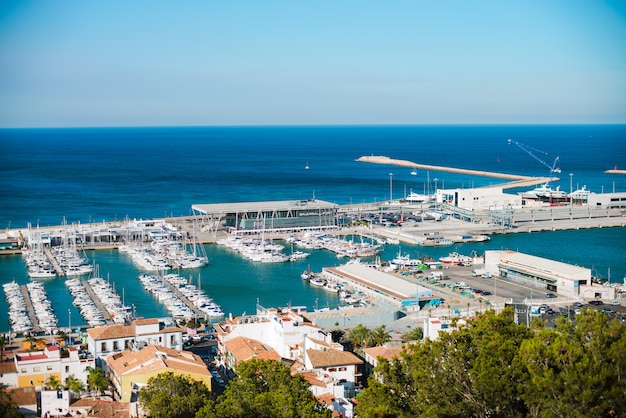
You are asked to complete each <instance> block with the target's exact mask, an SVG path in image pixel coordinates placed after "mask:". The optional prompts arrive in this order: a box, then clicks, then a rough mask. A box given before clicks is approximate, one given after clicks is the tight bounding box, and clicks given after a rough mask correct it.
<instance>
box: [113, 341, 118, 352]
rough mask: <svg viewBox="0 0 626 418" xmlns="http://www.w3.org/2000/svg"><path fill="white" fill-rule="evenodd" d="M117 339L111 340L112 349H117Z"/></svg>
mask: <svg viewBox="0 0 626 418" xmlns="http://www.w3.org/2000/svg"><path fill="white" fill-rule="evenodd" d="M117 349H118V348H117V341H113V350H117Z"/></svg>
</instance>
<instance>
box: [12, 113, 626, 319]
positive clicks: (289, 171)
mask: <svg viewBox="0 0 626 418" xmlns="http://www.w3.org/2000/svg"><path fill="white" fill-rule="evenodd" d="M508 138H512V139H514V140H516V141H519V142H521V143H523V144H526V145H528V146H531V147H533V148H535V149H539V150H542V151H546V152H547V154H537V155H540V157H541V159H542V160H543V161H544V162H546V163H548V164H549V165H551V164H552V162H553V160H554V158H555V157H556V156H559V157H560V162H561V169H562V173H561V178H562V179H561V180H560V182H558V183H557V184H558V185H560V187H561V188H562V189H564V190H568V191H569V189H570V179H571V180H572V188H573V189H576V188H579V187H581V186H583V185H586V186H587V188H588V189H590V190H592V191H594V192H597V193H600V192H602V191H604V192H610V191H612V190H615V191H618V192H624V191H626V176H619V175H608V174H604V173H603V171H604V170H606V169H609V168H613V167H614V166H616V165H617V166H618V168H623V167H626V126H623V125H619V126H602V125H593V126H452V127H438V126H418V127H411V126H397V127H249V128H234V127H221V128H133V129H130V128H119V129H95V128H94V129H36V130H0V150H1V152H0V202H2V204H1V205H0V228H1V229H4V228H7V227H10V228H26V227H27V226H28V224H29V223H30V224H31V225H33V226H35V225H37V224H39V225H58V224H61V223H62V222H63V220H64V219H65V220H66V221H67V222H68V223H73V222H82V223H88V222H90V221H91V222H97V221H102V220H114V219H120V218H124V217H129V218H144V219H147V218H156V217H163V216H164V215H168V216H169V215H172V214H173V215H187V214H189V212H190V207H191V205H192V204H196V203H218V202H241V201H262V200H293V199H307V198H311V197H312V196H315V197H316V198H318V199H322V200H326V201H331V202H336V203H339V204H346V203H351V202H352V203H360V202H373V201H380V200H385V199H388V198H389V190H390V181H389V178H390V176H389V173H390V172H392V173H393V197H394V198H398V197H401V196H403V195H404V194H405V193H407V194H408V193H409V191H410V190H414V191H417V192H420V193H421V192H423V191H424V190H426V189H427V188H428V187H429V186H430V188H431V190H432V188H434V179H435V178H437V182H438V186H439V187H450V188H452V187H471V186H472V185H474V186H479V185H487V184H492V183H496V182H497V180H494V179H489V178H478V177H473V178H470V177H467V176H462V175H454V174H448V173H434V172H431V173H426V172H423V171H418V175H417V176H414V175H411V173H410V170H409V169H402V168H399V167H389V166H379V165H373V164H365V163H357V162H355V159H357V158H358V157H360V156H362V155H386V156H389V157H391V158H396V159H406V160H410V161H414V162H417V163H423V164H432V165H445V166H453V167H462V168H469V169H479V170H487V171H499V172H508V173H516V174H524V175H536V176H545V175H547V174H548V168H547V167H546V166H544V165H543V164H541V163H540V162H538V161H537V160H536V159H535V158H533V157H531V156H530V155H528V154H526V153H525V152H523V151H522V150H520V149H519V148H517V147H515V146H512V145H509V144H508V143H507V139H508ZM307 163H308V165H309V167H310V168H309V170H305V169H304V167H305V165H306V164H307ZM570 173H571V174H572V176H570V175H569V174H570ZM428 180H430V182H429V181H428ZM453 249H455V250H458V251H459V252H461V253H465V254H469V253H470V252H471V251H472V250H477V251H479V252H482V251H484V250H485V249H512V250H519V251H523V252H527V253H530V254H533V255H537V256H541V257H547V258H551V259H555V260H558V261H564V262H568V263H573V264H578V265H582V266H585V267H589V268H592V269H593V271H594V274H596V275H598V276H600V277H604V278H607V277H610V278H611V279H612V281H620V282H621V281H622V279H623V277H625V276H626V266H625V263H626V229H624V228H608V229H595V230H580V231H561V232H543V233H532V234H512V235H504V236H494V237H492V240H491V241H490V242H488V243H484V244H463V245H457V246H455V247H444V248H421V247H410V246H403V247H402V251H403V252H409V253H411V254H415V255H423V254H428V255H431V256H433V257H438V256H441V255H444V254H447V253H448V252H450V251H452V250H453ZM206 250H207V253H208V255H209V258H210V260H211V264H210V265H209V266H207V267H205V268H203V269H201V270H196V271H187V272H185V273H183V274H184V275H185V276H187V277H191V279H192V280H194V281H196V282H197V281H198V280H199V281H200V283H201V285H202V288H203V289H204V290H205V291H206V292H207V293H208V294H209V295H210V296H211V297H213V298H214V299H215V301H216V302H217V303H218V304H220V305H221V306H222V307H223V309H224V311H225V312H227V313H228V312H232V313H233V315H239V314H241V313H243V312H253V311H254V309H255V304H256V302H257V300H258V301H259V302H260V303H261V304H262V305H264V306H284V305H286V304H291V305H306V306H308V307H309V308H313V307H314V306H315V304H316V303H317V305H318V307H323V306H327V305H328V306H331V307H332V306H334V305H336V304H337V297H336V296H335V295H331V294H329V293H327V292H326V291H324V290H322V289H317V288H312V287H310V286H309V285H308V284H307V283H306V282H303V281H302V280H301V279H300V273H301V272H302V271H303V270H305V269H306V268H307V265H310V266H311V269H312V270H314V271H319V270H320V269H321V268H322V267H323V266H331V265H337V264H338V263H339V262H340V260H338V259H337V258H336V257H335V255H334V254H331V253H328V252H325V251H316V252H314V253H313V255H312V256H311V257H309V258H308V259H306V260H303V261H299V262H295V263H285V264H278V265H276V264H271V263H252V262H250V261H248V260H245V259H243V258H241V257H240V256H238V255H237V254H235V253H232V252H230V251H229V250H228V249H226V248H223V247H221V246H217V245H208V246H206ZM286 251H287V252H288V251H289V249H287V250H286ZM397 252H398V247H397V246H387V248H386V249H385V252H384V253H383V254H382V255H381V258H383V259H391V258H393V256H395V254H396V253H397ZM88 256H89V257H90V259H91V260H92V261H95V262H96V263H97V264H98V265H99V269H100V275H101V276H103V277H108V278H109V280H110V281H111V282H112V283H115V288H116V290H117V291H118V293H119V294H120V295H123V296H124V302H125V304H126V305H131V304H132V305H134V306H135V309H136V314H137V315H141V316H164V315H166V311H165V309H164V308H163V307H162V306H161V305H159V304H158V303H156V302H155V301H154V300H153V299H152V298H151V297H150V296H149V295H148V294H147V293H146V292H145V291H144V290H143V288H142V287H141V285H140V282H139V280H138V279H137V276H138V275H139V274H140V271H139V270H138V269H137V268H136V267H135V266H134V265H133V264H132V263H131V261H130V257H127V256H126V255H124V254H118V253H117V251H115V250H102V251H97V252H88ZM11 280H16V281H17V282H19V283H26V282H28V280H29V279H28V276H27V275H26V269H25V267H24V264H23V262H22V259H21V257H20V256H3V257H0V281H1V282H2V283H6V282H7V281H11ZM45 285H46V290H47V292H48V295H49V297H50V299H51V300H52V302H53V305H54V306H55V309H56V313H57V316H58V317H59V324H60V325H61V326H66V325H67V324H68V322H69V321H71V324H72V325H73V326H75V325H80V324H83V321H82V319H81V318H80V316H79V313H78V311H77V310H75V309H74V307H73V305H72V304H71V297H70V295H69V293H68V292H67V290H66V287H65V286H64V284H63V279H58V278H57V279H51V280H46V281H45ZM68 309H69V312H68ZM6 311H7V306H6V302H5V301H4V298H1V300H0V331H3V330H4V331H6V330H8V324H7V316H6Z"/></svg>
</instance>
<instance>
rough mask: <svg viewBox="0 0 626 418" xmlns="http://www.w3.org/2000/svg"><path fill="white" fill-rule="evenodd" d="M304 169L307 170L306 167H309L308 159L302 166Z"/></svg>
mask: <svg viewBox="0 0 626 418" xmlns="http://www.w3.org/2000/svg"><path fill="white" fill-rule="evenodd" d="M304 169H305V170H308V169H309V162H308V161H307V162H306V165H305V166H304Z"/></svg>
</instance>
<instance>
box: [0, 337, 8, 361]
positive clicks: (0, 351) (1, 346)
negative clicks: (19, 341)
mask: <svg viewBox="0 0 626 418" xmlns="http://www.w3.org/2000/svg"><path fill="white" fill-rule="evenodd" d="M6 346H7V342H6V340H5V339H4V335H0V361H1V362H4V350H5V349H6Z"/></svg>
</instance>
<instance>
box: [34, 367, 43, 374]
mask: <svg viewBox="0 0 626 418" xmlns="http://www.w3.org/2000/svg"><path fill="white" fill-rule="evenodd" d="M40 371H41V367H39V366H35V367H33V372H35V373H37V372H40Z"/></svg>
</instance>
